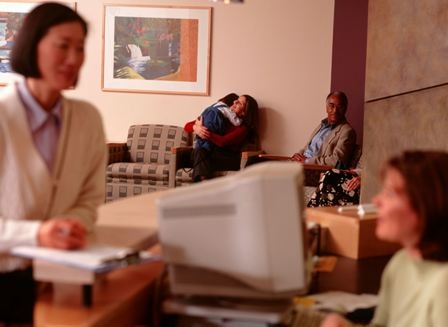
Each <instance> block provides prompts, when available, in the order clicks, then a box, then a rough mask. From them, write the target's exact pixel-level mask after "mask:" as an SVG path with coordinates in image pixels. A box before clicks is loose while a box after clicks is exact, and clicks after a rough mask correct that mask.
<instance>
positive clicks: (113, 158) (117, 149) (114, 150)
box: [107, 143, 129, 165]
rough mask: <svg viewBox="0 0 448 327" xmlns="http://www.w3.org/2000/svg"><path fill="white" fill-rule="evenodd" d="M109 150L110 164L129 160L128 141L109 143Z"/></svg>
mask: <svg viewBox="0 0 448 327" xmlns="http://www.w3.org/2000/svg"><path fill="white" fill-rule="evenodd" d="M107 148H108V152H109V160H108V165H110V164H112V163H115V162H128V161H129V152H128V147H127V145H126V143H107Z"/></svg>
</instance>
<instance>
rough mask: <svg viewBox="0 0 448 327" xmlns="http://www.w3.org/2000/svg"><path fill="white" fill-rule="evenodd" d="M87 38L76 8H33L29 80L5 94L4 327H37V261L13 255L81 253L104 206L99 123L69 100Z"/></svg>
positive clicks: (1, 147) (0, 305) (26, 39)
mask: <svg viewBox="0 0 448 327" xmlns="http://www.w3.org/2000/svg"><path fill="white" fill-rule="evenodd" d="M86 35H87V24H86V22H85V21H84V19H83V18H82V17H80V16H79V15H78V14H77V13H76V12H75V11H74V10H72V9H70V8H69V7H67V6H64V5H62V4H58V3H43V4H41V5H38V6H37V7H35V8H34V9H33V10H32V11H31V12H30V13H29V14H28V15H27V16H26V18H25V20H24V22H23V26H22V29H21V30H20V31H19V33H18V35H17V38H16V39H15V43H14V47H13V50H12V54H11V66H12V69H13V70H14V71H15V72H17V73H19V74H21V75H22V76H23V79H21V80H19V81H17V82H14V83H12V84H11V85H9V86H8V87H6V88H5V89H3V90H2V91H1V94H0V153H1V156H0V254H1V255H0V289H1V295H0V322H2V323H5V324H7V325H8V324H21V326H24V325H25V324H30V323H32V320H33V305H34V298H35V291H34V284H33V278H32V271H31V264H30V261H29V260H25V259H22V258H17V257H13V256H11V255H10V254H9V251H10V249H11V248H12V247H14V246H16V245H30V246H45V247H51V248H59V249H78V248H81V247H83V246H84V245H85V244H86V232H87V230H89V229H91V227H92V226H93V223H94V220H95V215H96V207H97V206H98V205H99V204H100V203H102V202H103V201H104V187H105V185H104V184H105V183H104V179H105V164H106V158H107V150H106V145H105V138H104V132H103V127H102V122H101V117H100V115H99V113H98V112H97V110H96V109H95V108H94V107H93V106H92V105H90V104H89V103H86V102H83V101H79V100H73V99H68V98H66V97H65V96H63V95H62V91H63V90H66V89H70V88H73V87H74V86H75V85H76V83H77V81H78V77H79V72H80V69H81V66H82V64H83V62H84V56H85V53H84V44H85V38H86ZM0 325H2V324H1V323H0Z"/></svg>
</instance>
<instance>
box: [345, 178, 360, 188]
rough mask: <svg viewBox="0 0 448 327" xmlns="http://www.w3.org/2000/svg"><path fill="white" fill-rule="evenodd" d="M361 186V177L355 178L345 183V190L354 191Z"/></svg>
mask: <svg viewBox="0 0 448 327" xmlns="http://www.w3.org/2000/svg"><path fill="white" fill-rule="evenodd" d="M360 186H361V177H360V176H355V177H353V178H352V179H350V180H348V181H347V182H346V183H345V189H346V190H347V191H354V190H356V189H357V188H358V187H360Z"/></svg>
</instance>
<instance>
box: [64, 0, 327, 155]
mask: <svg viewBox="0 0 448 327" xmlns="http://www.w3.org/2000/svg"><path fill="white" fill-rule="evenodd" d="M77 3H78V11H79V12H80V13H81V14H82V15H83V16H84V17H85V18H86V19H87V20H88V22H89V23H90V34H89V38H88V43H87V56H88V57H87V59H86V63H85V66H84V68H83V72H82V76H81V79H80V83H79V86H78V88H77V89H76V90H74V91H70V93H71V94H72V95H73V96H75V97H80V98H84V99H88V100H89V101H91V102H93V103H95V104H96V105H97V106H98V108H99V110H100V111H101V114H102V116H103V119H104V124H105V127H106V132H107V138H108V140H110V141H123V140H125V139H126V135H127V129H128V126H129V125H131V124H136V123H137V124H138V123H166V124H174V125H182V126H183V124H184V123H185V122H186V121H188V120H192V119H193V118H194V117H196V116H197V115H198V114H199V113H200V112H201V110H202V108H204V107H205V106H206V105H208V104H209V103H211V102H213V101H215V100H216V99H217V98H219V97H221V96H222V95H224V94H226V93H228V92H231V91H235V92H237V93H248V94H251V95H253V96H254V97H255V98H256V99H257V100H258V101H259V103H260V105H261V106H262V107H264V108H265V109H264V113H263V115H262V116H263V117H262V127H263V129H264V132H263V133H262V146H263V148H264V149H265V150H267V151H268V152H271V153H281V154H291V153H293V152H294V151H296V150H298V148H299V147H302V146H303V145H304V143H305V142H306V140H307V138H308V136H309V134H310V133H311V131H312V130H313V128H314V127H315V125H316V122H317V121H318V120H320V119H321V118H322V117H323V116H324V115H325V102H324V100H325V96H326V95H327V93H328V92H329V89H330V78H331V77H330V74H331V73H330V72H331V51H332V29H333V10H334V1H307V0H246V2H245V4H244V5H237V4H235V5H224V4H221V3H214V2H211V1H208V0H196V1H194V0H184V1H179V0H169V1H166V0H155V1H153V0H145V1H142V0H134V1H125V0H118V1H113V0H109V1H107V3H108V4H113V3H116V4H126V3H129V4H147V5H151V4H159V5H200V6H212V7H213V28H212V53H211V67H210V68H211V84H210V86H211V87H210V96H187V95H162V94H149V93H148V94H138V93H118V92H103V91H101V65H102V60H101V58H102V38H101V36H102V21H103V2H102V1H98V0H78V1H77Z"/></svg>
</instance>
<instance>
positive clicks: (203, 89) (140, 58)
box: [101, 4, 212, 95]
mask: <svg viewBox="0 0 448 327" xmlns="http://www.w3.org/2000/svg"><path fill="white" fill-rule="evenodd" d="M211 13H212V8H211V7H189V6H188V7H187V6H152V5H135V6H129V5H126V6H123V5H107V4H106V5H104V18H103V61H102V81H101V83H102V90H103V91H113V92H138V93H162V94H189V95H209V74H210V38H211Z"/></svg>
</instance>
